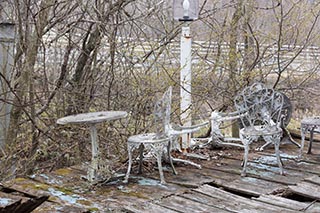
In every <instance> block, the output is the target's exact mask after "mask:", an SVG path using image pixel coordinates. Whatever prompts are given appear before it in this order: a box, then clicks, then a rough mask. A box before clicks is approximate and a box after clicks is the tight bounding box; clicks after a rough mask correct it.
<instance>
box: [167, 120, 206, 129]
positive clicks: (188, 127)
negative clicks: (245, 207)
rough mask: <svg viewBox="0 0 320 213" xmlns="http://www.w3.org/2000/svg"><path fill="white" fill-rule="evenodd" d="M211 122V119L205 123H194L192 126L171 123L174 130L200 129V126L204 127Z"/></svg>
mask: <svg viewBox="0 0 320 213" xmlns="http://www.w3.org/2000/svg"><path fill="white" fill-rule="evenodd" d="M208 124H209V121H205V122H203V123H200V124H195V125H192V126H181V125H171V127H172V129H174V130H177V131H179V130H181V131H182V130H192V129H198V128H200V127H203V126H206V125H208Z"/></svg>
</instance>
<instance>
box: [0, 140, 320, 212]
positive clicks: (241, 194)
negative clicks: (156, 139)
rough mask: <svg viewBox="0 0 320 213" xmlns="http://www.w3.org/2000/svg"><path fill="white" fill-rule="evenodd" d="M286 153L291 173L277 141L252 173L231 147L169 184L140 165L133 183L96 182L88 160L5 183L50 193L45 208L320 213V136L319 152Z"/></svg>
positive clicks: (253, 160) (183, 170) (289, 149)
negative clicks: (88, 177) (275, 149)
mask: <svg viewBox="0 0 320 213" xmlns="http://www.w3.org/2000/svg"><path fill="white" fill-rule="evenodd" d="M305 149H307V146H306V148H305ZM281 151H282V156H283V157H282V159H283V162H284V169H285V174H286V175H285V176H281V175H279V173H278V172H279V170H278V167H277V161H276V158H275V157H274V155H273V148H272V147H269V148H267V149H266V150H265V151H264V152H257V151H255V150H254V149H251V151H250V156H249V160H250V162H249V164H248V175H247V177H241V176H240V171H241V169H242V168H241V159H242V154H243V151H242V150H239V149H237V148H235V149H233V148H229V149H223V150H208V152H209V153H210V156H211V157H210V159H209V160H196V159H192V160H194V161H195V162H197V163H200V164H201V165H202V169H198V168H195V167H193V166H190V165H184V164H182V163H180V164H177V165H176V169H177V171H178V173H179V174H178V175H176V176H175V175H173V174H172V172H171V170H170V169H167V170H165V178H166V181H167V184H165V185H161V184H160V183H159V180H158V179H159V174H158V171H157V169H154V170H152V171H151V172H147V173H145V174H143V175H137V174H135V171H133V174H132V176H130V179H129V184H124V183H123V182H122V180H123V177H121V178H120V179H115V180H114V181H113V182H110V183H104V184H97V185H91V184H89V183H88V182H87V181H85V180H83V179H82V178H81V176H84V175H85V174H86V168H82V167H81V166H73V167H70V168H65V169H59V170H56V171H54V172H51V173H45V174H36V175H32V176H30V177H24V178H16V179H14V180H11V181H8V182H5V183H3V184H4V185H5V186H6V187H9V188H11V189H13V191H14V190H16V191H20V192H25V193H26V194H31V195H34V196H36V197H40V196H45V195H49V196H50V197H49V199H48V201H46V202H44V203H43V204H41V205H40V206H39V207H38V208H36V209H35V210H34V211H33V212H41V213H42V212H159V213H162V212H169V213H170V212H320V203H319V202H318V200H319V199H320V177H319V175H320V172H319V168H320V158H319V153H320V143H317V142H314V146H313V154H310V155H307V154H306V150H305V152H304V155H303V158H302V159H300V160H299V161H298V160H296V159H295V156H296V155H297V154H298V151H299V150H298V149H297V147H296V146H294V145H293V144H284V145H282V146H281ZM318 159H319V160H318ZM121 172H122V174H124V172H125V171H121ZM26 194H17V193H9V192H8V191H7V192H4V191H2V192H1V193H0V196H1V198H0V201H1V199H5V198H6V199H7V201H8V199H12V202H16V201H17V200H19V199H21V200H23V201H24V200H26V199H29V198H26V196H25V195H26ZM6 195H8V196H7V197H6ZM0 203H1V202H0ZM9 203H10V202H9ZM2 206H3V205H2ZM0 207H1V206H0ZM0 210H1V209H0Z"/></svg>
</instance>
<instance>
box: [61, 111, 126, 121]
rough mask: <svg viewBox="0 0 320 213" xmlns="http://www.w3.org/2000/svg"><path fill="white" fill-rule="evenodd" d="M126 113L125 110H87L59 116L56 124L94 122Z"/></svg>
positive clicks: (112, 118)
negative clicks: (86, 111)
mask: <svg viewBox="0 0 320 213" xmlns="http://www.w3.org/2000/svg"><path fill="white" fill-rule="evenodd" d="M127 115H128V113H127V112H125V111H101V112H88V113H81V114H76V115H69V116H66V117H63V118H59V119H58V120H57V124H95V123H100V122H103V121H111V120H116V119H120V118H125V117H126V116H127Z"/></svg>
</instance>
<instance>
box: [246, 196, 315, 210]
mask: <svg viewBox="0 0 320 213" xmlns="http://www.w3.org/2000/svg"><path fill="white" fill-rule="evenodd" d="M252 199H253V200H256V201H260V202H263V203H268V204H271V205H274V206H279V207H283V208H287V209H291V210H296V211H301V210H303V209H307V208H308V207H309V206H310V203H304V202H299V201H295V200H291V199H287V198H284V197H280V196H275V195H261V196H260V197H258V198H252Z"/></svg>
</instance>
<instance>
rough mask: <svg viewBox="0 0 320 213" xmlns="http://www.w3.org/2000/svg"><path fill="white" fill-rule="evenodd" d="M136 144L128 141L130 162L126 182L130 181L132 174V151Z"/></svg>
mask: <svg viewBox="0 0 320 213" xmlns="http://www.w3.org/2000/svg"><path fill="white" fill-rule="evenodd" d="M133 148H134V146H133V145H131V144H129V143H128V158H129V163H128V170H127V174H126V177H125V179H124V181H123V182H124V183H128V180H129V176H130V171H131V166H132V151H133Z"/></svg>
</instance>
